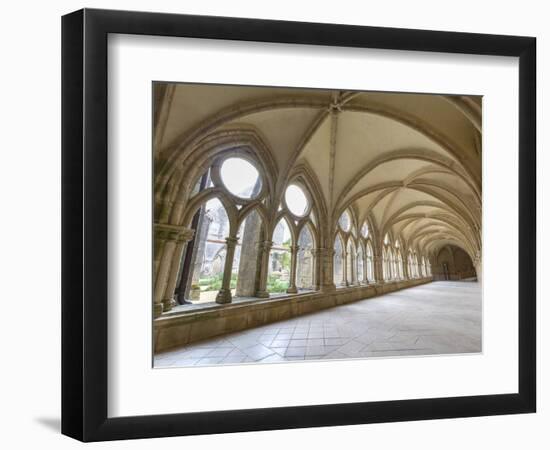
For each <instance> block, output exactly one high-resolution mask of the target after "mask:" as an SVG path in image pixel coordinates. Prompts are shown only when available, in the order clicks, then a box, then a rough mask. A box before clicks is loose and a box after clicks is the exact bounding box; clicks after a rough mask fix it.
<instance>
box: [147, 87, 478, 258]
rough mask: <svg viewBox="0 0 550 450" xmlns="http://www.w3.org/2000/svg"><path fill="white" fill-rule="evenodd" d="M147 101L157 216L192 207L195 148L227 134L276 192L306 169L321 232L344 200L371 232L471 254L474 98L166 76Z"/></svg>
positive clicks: (430, 250) (474, 234)
mask: <svg viewBox="0 0 550 450" xmlns="http://www.w3.org/2000/svg"><path fill="white" fill-rule="evenodd" d="M155 111H156V114H155V136H154V140H155V155H154V156H155V193H156V215H157V220H158V221H160V222H162V221H166V222H168V223H176V224H177V223H178V222H182V221H183V220H184V219H183V217H189V214H192V213H189V212H186V211H185V209H186V205H187V200H188V199H189V190H190V186H191V184H193V182H194V181H195V180H196V177H197V176H198V174H199V172H200V167H202V166H201V164H206V163H205V161H206V159H207V158H203V156H201V155H205V154H208V152H209V151H212V152H214V151H215V150H214V149H215V148H216V145H231V142H232V139H234V140H236V142H237V143H239V145H242V146H249V147H250V148H254V149H255V151H259V152H261V153H262V164H263V165H262V170H263V171H265V174H266V175H267V178H268V179H269V183H270V189H272V192H273V194H274V198H281V196H282V195H283V192H284V189H285V188H286V186H287V185H288V183H289V182H290V180H291V179H292V178H293V177H296V176H301V177H304V179H307V183H308V188H309V189H310V190H312V191H313V192H311V193H310V195H312V196H314V197H315V201H316V206H317V208H316V214H317V215H319V216H320V217H319V218H318V219H320V221H321V222H324V223H325V224H324V225H323V227H324V231H323V233H321V234H322V235H323V236H325V238H326V239H331V238H329V236H332V235H333V233H334V231H335V224H336V222H337V220H338V218H339V216H340V215H341V214H342V212H343V211H345V210H349V211H352V212H353V217H354V220H355V226H356V227H357V229H359V228H360V227H361V225H362V223H364V222H368V223H369V224H370V227H371V229H372V230H373V231H374V230H376V232H377V233H378V236H377V239H378V240H380V239H382V237H383V236H384V235H385V234H386V233H390V235H391V236H394V237H397V238H398V239H400V241H401V242H402V245H403V247H404V248H405V249H414V250H415V251H418V252H419V253H422V254H427V255H435V253H436V252H438V251H439V250H440V249H441V248H442V247H444V246H445V245H449V244H450V245H454V246H457V247H459V248H461V249H463V250H464V251H465V252H466V253H467V254H468V255H469V256H470V257H471V259H472V261H479V258H480V254H481V147H480V146H481V144H480V143H481V134H480V133H481V98H480V97H468V96H447V95H420V94H392V93H373V92H348V91H334V90H305V89H287V88H262V87H226V86H208V85H188V84H177V85H176V84H171V85H162V86H160V88H159V89H158V92H157V95H156V108H155ZM224 142H225V144H224ZM197 149H201V152H202V153H201V154H199V153H198V152H197ZM201 158H203V159H201ZM190 164H192V165H193V167H194V168H195V169H196V173H195V172H193V171H192V170H190ZM195 169H194V170H195ZM271 206H272V205H271ZM262 208H266V210H267V209H269V208H270V205H266V204H264V205H262ZM186 214H187V215H186ZM262 214H264V215H265V216H266V217H267V215H268V213H264V212H263V209H262ZM180 224H182V225H185V224H183V223H180Z"/></svg>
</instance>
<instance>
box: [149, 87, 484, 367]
mask: <svg viewBox="0 0 550 450" xmlns="http://www.w3.org/2000/svg"><path fill="white" fill-rule="evenodd" d="M481 114H482V99H481V97H479V96H469V95H435V94H403V93H383V92H367V91H365V92H359V91H345V90H330V89H298V88H278V87H257V86H225V85H206V84H189V83H164V82H155V83H153V157H154V200H153V201H154V205H153V220H154V224H153V237H154V249H153V250H154V251H153V261H152V269H153V299H152V305H151V306H152V308H151V309H152V323H153V354H154V364H155V366H159V367H160V366H173V364H176V363H177V361H179V362H182V361H183V363H182V364H187V363H188V364H189V365H197V364H198V365H202V364H219V363H240V362H252V361H255V362H275V361H289V360H292V359H311V358H317V359H321V358H336V359H337V358H343V357H367V356H390V355H397V354H399V355H419V354H434V353H463V352H479V351H480V348H481V338H480V336H481V313H480V308H481V284H482V278H483V275H482V223H481V217H482V214H481V212H482V205H481V198H482V192H481V190H482V183H481V173H482V170H481V152H482V135H481V124H482V120H481Z"/></svg>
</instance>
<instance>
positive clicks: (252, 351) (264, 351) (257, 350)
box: [243, 344, 274, 361]
mask: <svg viewBox="0 0 550 450" xmlns="http://www.w3.org/2000/svg"><path fill="white" fill-rule="evenodd" d="M243 351H244V352H245V353H246V356H248V357H249V358H252V359H254V360H255V361H259V360H260V359H263V358H265V357H266V356H269V355H272V354H273V353H274V352H273V350H271V349H268V348H266V347H265V346H263V345H261V344H258V345H255V346H253V347H249V348H246V349H244V350H243Z"/></svg>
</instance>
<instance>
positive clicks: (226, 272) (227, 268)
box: [216, 236, 239, 304]
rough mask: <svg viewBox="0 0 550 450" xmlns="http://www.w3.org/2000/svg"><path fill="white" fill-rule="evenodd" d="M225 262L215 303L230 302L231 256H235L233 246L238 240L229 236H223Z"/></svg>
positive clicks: (235, 245)
mask: <svg viewBox="0 0 550 450" xmlns="http://www.w3.org/2000/svg"><path fill="white" fill-rule="evenodd" d="M225 242H226V251H225V264H224V267H223V279H222V287H221V289H220V291H219V292H218V295H217V296H216V303H220V304H223V303H231V299H232V298H231V272H232V270H233V258H234V257H235V248H236V247H237V242H239V240H238V239H237V238H236V237H234V236H230V237H227V238H225Z"/></svg>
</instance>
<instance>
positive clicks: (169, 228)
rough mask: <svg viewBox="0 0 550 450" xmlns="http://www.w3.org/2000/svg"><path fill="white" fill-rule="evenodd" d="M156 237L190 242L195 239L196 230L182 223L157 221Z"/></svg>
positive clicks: (154, 227)
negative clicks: (172, 223)
mask: <svg viewBox="0 0 550 450" xmlns="http://www.w3.org/2000/svg"><path fill="white" fill-rule="evenodd" d="M153 229H154V232H155V237H158V238H161V239H168V240H170V241H181V242H188V241H190V240H191V239H193V236H194V234H195V230H193V229H191V228H187V227H184V226H181V225H171V224H168V223H155V224H154V225H153Z"/></svg>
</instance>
